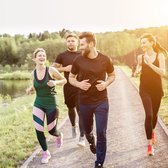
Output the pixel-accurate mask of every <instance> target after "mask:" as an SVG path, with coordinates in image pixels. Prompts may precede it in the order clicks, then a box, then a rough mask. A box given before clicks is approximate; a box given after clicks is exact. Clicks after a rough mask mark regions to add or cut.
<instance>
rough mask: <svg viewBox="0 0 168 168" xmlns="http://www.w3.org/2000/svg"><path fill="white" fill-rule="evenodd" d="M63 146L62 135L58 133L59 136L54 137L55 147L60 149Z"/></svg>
mask: <svg viewBox="0 0 168 168" xmlns="http://www.w3.org/2000/svg"><path fill="white" fill-rule="evenodd" d="M62 145H63V133H62V132H61V133H60V136H58V137H56V147H57V148H60V147H61V146H62Z"/></svg>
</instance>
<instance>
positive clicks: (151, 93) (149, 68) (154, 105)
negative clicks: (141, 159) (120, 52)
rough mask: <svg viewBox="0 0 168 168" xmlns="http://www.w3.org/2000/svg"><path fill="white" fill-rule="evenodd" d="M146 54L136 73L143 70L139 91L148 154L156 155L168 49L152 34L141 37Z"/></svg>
mask: <svg viewBox="0 0 168 168" xmlns="http://www.w3.org/2000/svg"><path fill="white" fill-rule="evenodd" d="M140 43H141V48H142V50H143V52H144V54H142V55H139V56H138V64H137V67H136V71H135V75H136V74H137V73H139V72H141V75H140V86H139V93H140V97H141V100H142V103H143V106H144V110H145V131H146V137H147V141H148V146H147V155H149V156H152V155H154V148H153V145H154V143H155V141H156V139H155V138H156V136H155V132H154V129H155V127H156V123H157V116H158V111H159V107H160V103H161V98H162V96H163V89H162V80H161V77H162V76H164V75H165V55H166V54H167V51H166V50H165V49H164V48H163V47H161V46H160V44H159V43H158V42H157V41H156V38H155V37H154V36H153V35H152V34H144V35H142V36H141V38H140Z"/></svg>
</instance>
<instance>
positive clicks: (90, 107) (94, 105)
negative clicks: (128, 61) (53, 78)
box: [69, 32, 115, 168]
mask: <svg viewBox="0 0 168 168" xmlns="http://www.w3.org/2000/svg"><path fill="white" fill-rule="evenodd" d="M79 39H80V50H81V52H82V56H81V57H78V58H76V59H75V60H74V62H73V65H72V69H71V72H70V74H69V82H70V83H71V84H72V85H73V86H76V87H77V88H79V89H80V90H79V101H80V103H79V106H80V113H81V116H82V119H83V124H84V129H85V135H86V138H87V140H88V142H89V144H90V150H91V152H92V153H94V154H96V155H97V159H96V161H95V168H102V167H103V164H104V160H105V156H106V148H107V147H106V145H107V142H106V130H107V121H108V111H109V104H108V97H107V89H106V88H107V86H109V85H110V84H111V83H112V82H113V81H114V78H115V74H114V67H113V64H112V61H111V59H110V58H109V57H107V56H105V55H103V54H101V53H100V52H98V51H97V50H96V38H95V36H94V34H92V33H89V32H84V33H82V34H81V35H80V36H79ZM93 115H95V121H96V134H97V143H96V144H95V136H94V135H93Z"/></svg>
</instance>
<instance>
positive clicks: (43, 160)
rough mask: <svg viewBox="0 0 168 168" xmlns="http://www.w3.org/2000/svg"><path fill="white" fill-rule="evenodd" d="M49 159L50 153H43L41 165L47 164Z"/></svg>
mask: <svg viewBox="0 0 168 168" xmlns="http://www.w3.org/2000/svg"><path fill="white" fill-rule="evenodd" d="M50 158H51V154H50V152H49V151H48V150H47V151H44V152H43V155H42V158H41V163H42V164H45V163H48V161H49V159H50Z"/></svg>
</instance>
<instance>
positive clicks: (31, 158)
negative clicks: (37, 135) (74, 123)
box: [20, 116, 68, 168]
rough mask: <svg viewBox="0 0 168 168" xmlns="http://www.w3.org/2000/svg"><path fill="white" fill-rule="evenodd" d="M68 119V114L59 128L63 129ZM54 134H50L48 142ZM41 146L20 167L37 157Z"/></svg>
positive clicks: (25, 166) (25, 165) (23, 167)
mask: <svg viewBox="0 0 168 168" xmlns="http://www.w3.org/2000/svg"><path fill="white" fill-rule="evenodd" d="M67 120H68V116H66V117H65V118H64V119H63V121H62V122H61V123H60V124H59V125H58V129H61V128H62V127H63V125H64V124H65V122H66V121H67ZM51 138H52V136H48V138H47V142H48V141H50V140H51ZM40 151H41V147H40V146H38V147H37V149H36V150H35V151H34V152H33V153H32V154H31V155H30V156H29V157H28V158H27V159H26V160H25V161H24V162H23V164H22V165H21V166H20V168H27V166H28V165H29V163H30V162H31V161H32V160H33V159H34V158H35V157H36V155H37V154H38V153H40Z"/></svg>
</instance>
